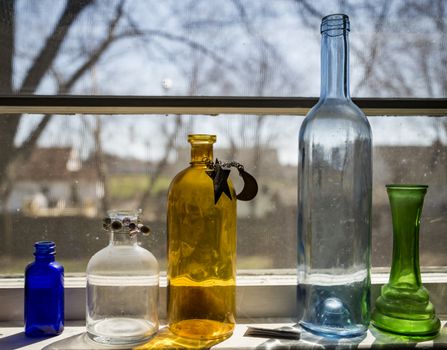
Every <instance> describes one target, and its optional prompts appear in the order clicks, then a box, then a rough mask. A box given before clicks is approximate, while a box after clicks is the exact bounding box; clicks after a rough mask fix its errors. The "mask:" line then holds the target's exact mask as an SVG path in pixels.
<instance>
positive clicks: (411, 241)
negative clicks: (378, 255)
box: [387, 187, 427, 288]
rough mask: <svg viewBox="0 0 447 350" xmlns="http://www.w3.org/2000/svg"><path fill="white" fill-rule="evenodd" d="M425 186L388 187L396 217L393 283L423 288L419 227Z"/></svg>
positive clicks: (391, 279) (394, 225)
mask: <svg viewBox="0 0 447 350" xmlns="http://www.w3.org/2000/svg"><path fill="white" fill-rule="evenodd" d="M426 190H427V189H426V187H417V188H411V187H404V188H390V187H388V188H387V191H388V197H389V199H390V205H391V213H392V218H393V261H392V266H391V275H390V284H391V285H399V286H401V287H408V288H411V287H418V288H419V287H421V286H422V283H421V272H420V267H419V226H420V218H421V212H422V206H423V203H424V196H425V193H426Z"/></svg>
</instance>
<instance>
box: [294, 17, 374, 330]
mask: <svg viewBox="0 0 447 350" xmlns="http://www.w3.org/2000/svg"><path fill="white" fill-rule="evenodd" d="M349 30H350V29H349V18H348V16H346V15H343V14H335V15H329V16H326V17H324V18H323V20H322V23H321V35H322V39H321V40H322V45H321V97H320V100H319V101H318V103H317V104H316V105H315V106H314V107H313V108H312V110H311V111H310V112H309V114H308V115H307V116H306V118H305V120H304V122H303V124H302V126H301V129H300V134H299V165H298V178H299V183H298V295H297V297H298V320H299V322H300V324H301V326H302V327H304V328H305V329H307V330H309V331H312V332H314V333H318V334H320V335H326V336H335V337H352V336H358V335H361V334H363V333H364V332H365V331H366V330H367V328H368V324H369V320H370V300H369V299H370V272H369V271H370V241H371V187H372V185H371V182H372V165H371V129H370V125H369V123H368V120H367V119H366V117H365V115H364V114H363V113H362V111H361V110H360V109H359V108H358V107H357V106H356V105H355V104H354V103H353V102H352V101H351V98H350V94H349V42H348V34H349Z"/></svg>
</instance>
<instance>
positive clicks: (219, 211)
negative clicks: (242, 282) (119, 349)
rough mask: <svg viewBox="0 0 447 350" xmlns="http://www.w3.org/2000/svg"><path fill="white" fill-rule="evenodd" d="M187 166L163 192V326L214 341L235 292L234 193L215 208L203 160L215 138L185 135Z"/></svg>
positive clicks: (227, 328) (230, 314) (229, 327)
mask: <svg viewBox="0 0 447 350" xmlns="http://www.w3.org/2000/svg"><path fill="white" fill-rule="evenodd" d="M188 141H189V143H191V162H190V164H191V165H190V167H188V168H186V169H185V170H183V171H181V172H180V173H179V174H177V176H176V177H175V178H174V180H173V181H172V183H171V186H170V188H169V194H168V218H167V219H168V220H167V224H168V322H169V328H170V330H171V331H172V332H173V333H175V334H177V335H179V336H183V337H188V338H195V339H216V338H220V337H225V336H228V335H230V334H231V333H232V331H233V328H234V323H235V308H236V307H235V299H236V296H235V293H236V194H235V192H234V188H233V185H232V184H231V181H230V179H228V186H229V188H230V193H231V199H230V198H229V197H228V196H227V195H226V194H224V193H223V194H222V195H221V196H220V198H219V200H218V201H217V203H216V204H215V199H214V186H213V180H212V178H211V176H209V173H207V170H208V169H207V165H206V162H207V161H211V160H212V159H213V143H214V142H215V141H216V136H215V135H189V137H188Z"/></svg>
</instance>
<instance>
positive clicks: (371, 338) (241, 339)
mask: <svg viewBox="0 0 447 350" xmlns="http://www.w3.org/2000/svg"><path fill="white" fill-rule="evenodd" d="M253 321H254V322H256V320H253ZM262 321H264V322H263V323H252V322H249V323H239V324H237V325H236V328H235V330H234V333H233V335H232V336H231V337H230V338H228V339H226V340H224V341H223V342H221V343H218V344H216V345H212V344H210V343H204V342H203V341H202V342H200V341H193V340H188V339H181V338H178V337H175V336H173V335H172V334H171V333H169V332H168V331H167V329H166V328H165V327H162V328H161V332H160V333H159V334H158V335H157V336H156V337H155V338H153V339H152V340H150V341H148V342H147V343H144V344H141V345H140V346H139V347H135V348H136V349H169V348H197V349H198V348H204V347H205V348H208V347H210V346H211V349H226V350H230V349H235V350H236V349H238V350H244V349H246V350H249V349H292V348H293V349H310V348H312V349H315V348H325V347H326V348H327V347H329V348H334V347H335V346H337V349H343V348H353V347H354V348H359V349H376V348H383V347H384V346H385V345H386V347H387V348H401V349H402V348H413V347H415V342H414V341H410V340H404V339H402V338H400V337H396V336H392V335H385V334H384V333H380V332H378V331H377V330H376V329H374V328H370V330H369V331H368V333H367V335H366V337H365V338H363V339H342V340H338V342H337V341H336V340H334V339H325V338H321V337H315V336H312V335H310V334H305V335H302V338H301V340H299V341H298V340H285V339H281V340H280V339H269V338H258V337H245V336H244V334H245V332H246V331H247V327H248V326H251V327H262V328H268V329H275V328H281V327H290V326H293V325H294V323H293V322H290V321H289V322H284V320H280V321H278V322H274V321H273V320H270V321H269V322H265V320H259V322H262ZM0 334H1V335H0V349H4V350H9V349H14V350H37V349H43V350H59V349H60V350H62V349H64V350H75V349H76V350H92V349H129V347H125V346H124V347H119V346H114V347H112V346H104V345H101V344H97V343H95V342H93V341H92V340H90V339H89V338H88V337H87V335H86V333H85V327H83V326H79V325H75V326H68V327H65V330H64V332H63V333H62V334H61V335H59V336H56V337H50V338H37V339H36V338H27V337H26V336H25V335H24V333H23V327H6V326H4V325H2V324H0ZM343 345H345V346H343ZM433 347H436V348H440V349H447V328H446V322H443V323H442V329H441V332H440V334H439V335H438V336H437V337H436V338H435V339H433V340H428V341H420V342H417V348H433Z"/></svg>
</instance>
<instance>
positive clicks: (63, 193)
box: [7, 147, 100, 216]
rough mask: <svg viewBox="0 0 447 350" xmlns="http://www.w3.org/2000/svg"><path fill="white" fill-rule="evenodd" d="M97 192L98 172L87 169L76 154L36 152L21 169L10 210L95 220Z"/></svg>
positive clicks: (64, 149)
mask: <svg viewBox="0 0 447 350" xmlns="http://www.w3.org/2000/svg"><path fill="white" fill-rule="evenodd" d="M98 192H100V189H99V188H98V185H97V182H96V174H95V169H94V168H93V167H91V166H84V164H83V162H82V160H81V159H80V157H79V153H78V152H77V150H75V149H72V148H67V147H52V148H36V149H34V150H33V153H32V154H31V157H30V159H29V160H28V161H27V162H26V163H25V164H23V165H22V166H20V167H19V168H18V171H17V174H16V176H15V181H14V184H13V190H12V192H11V194H10V196H9V200H8V203H7V208H8V210H9V211H21V210H23V212H24V214H29V215H38V216H48V215H79V214H80V213H83V214H86V215H92V216H93V215H96V209H95V208H96V207H97V205H96V202H97V200H98Z"/></svg>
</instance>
